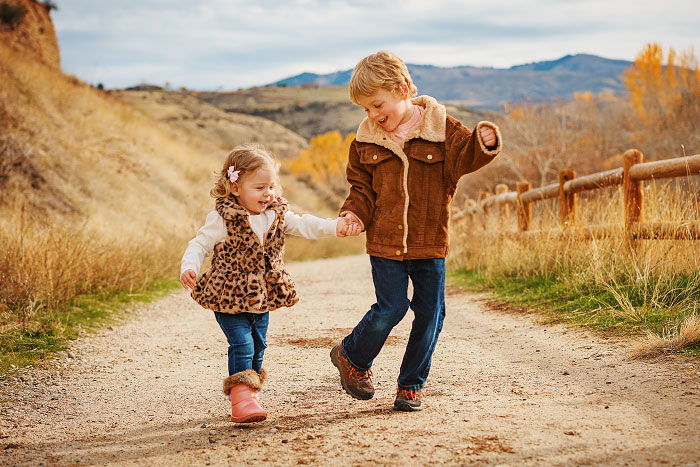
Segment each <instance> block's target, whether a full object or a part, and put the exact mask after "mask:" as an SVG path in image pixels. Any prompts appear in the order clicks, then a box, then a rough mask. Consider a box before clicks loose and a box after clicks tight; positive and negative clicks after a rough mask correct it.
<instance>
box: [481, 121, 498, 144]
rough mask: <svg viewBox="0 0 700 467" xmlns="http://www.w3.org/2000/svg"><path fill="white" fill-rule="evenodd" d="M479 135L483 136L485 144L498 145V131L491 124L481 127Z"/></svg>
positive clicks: (482, 139)
mask: <svg viewBox="0 0 700 467" xmlns="http://www.w3.org/2000/svg"><path fill="white" fill-rule="evenodd" d="M479 135H480V136H481V141H483V142H484V146H488V147H490V146H495V145H496V132H495V131H493V128H491V127H490V126H487V125H483V126H482V127H481V128H479Z"/></svg>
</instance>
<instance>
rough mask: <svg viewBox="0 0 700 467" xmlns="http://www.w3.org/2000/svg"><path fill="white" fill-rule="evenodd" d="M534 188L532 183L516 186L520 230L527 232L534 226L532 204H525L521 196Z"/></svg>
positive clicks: (524, 182)
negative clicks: (531, 225)
mask: <svg viewBox="0 0 700 467" xmlns="http://www.w3.org/2000/svg"><path fill="white" fill-rule="evenodd" d="M530 188H532V185H531V184H530V182H526V181H522V182H518V184H517V185H516V190H517V192H518V230H519V231H520V232H527V231H528V230H530V224H532V203H523V202H522V200H521V199H520V195H522V194H523V193H525V192H526V191H528V190H529V189H530Z"/></svg>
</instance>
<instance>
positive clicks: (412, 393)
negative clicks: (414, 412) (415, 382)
mask: <svg viewBox="0 0 700 467" xmlns="http://www.w3.org/2000/svg"><path fill="white" fill-rule="evenodd" d="M417 395H418V390H417V389H403V388H398V389H397V390H396V397H398V398H400V399H406V400H407V401H413V400H416V396H417Z"/></svg>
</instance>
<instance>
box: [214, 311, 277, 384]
mask: <svg viewBox="0 0 700 467" xmlns="http://www.w3.org/2000/svg"><path fill="white" fill-rule="evenodd" d="M214 316H216V321H217V322H218V323H219V326H220V327H221V330H222V331H224V335H225V336H226V340H227V341H228V374H229V375H233V374H236V373H238V372H240V371H244V370H251V369H252V370H255V371H256V372H258V373H260V370H261V368H262V361H263V354H264V353H265V349H266V348H267V344H266V343H265V337H266V336H267V323H268V321H269V312H268V313H260V314H257V313H236V314H230V313H219V312H217V311H215V312H214Z"/></svg>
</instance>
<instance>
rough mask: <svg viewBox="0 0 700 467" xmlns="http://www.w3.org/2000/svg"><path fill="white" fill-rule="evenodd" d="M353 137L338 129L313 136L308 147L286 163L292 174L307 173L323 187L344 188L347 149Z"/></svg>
mask: <svg viewBox="0 0 700 467" xmlns="http://www.w3.org/2000/svg"><path fill="white" fill-rule="evenodd" d="M354 138H355V135H354V134H352V133H349V134H347V135H345V137H343V136H342V135H341V134H340V132H339V131H329V132H328V133H323V134H320V135H317V136H314V137H313V138H311V141H310V142H309V143H310V147H309V148H308V149H305V150H303V151H301V152H300V153H299V156H298V157H297V158H296V159H294V160H292V161H290V162H289V163H287V164H286V165H287V167H288V168H289V170H290V171H291V172H292V173H293V174H294V175H297V176H299V175H307V176H309V177H311V179H312V180H313V181H314V182H316V183H318V184H320V185H322V186H324V187H327V188H330V189H333V190H336V191H337V190H344V189H345V187H346V183H347V182H346V180H345V167H346V166H347V163H348V151H349V149H350V143H351V142H352V140H353V139H354Z"/></svg>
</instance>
